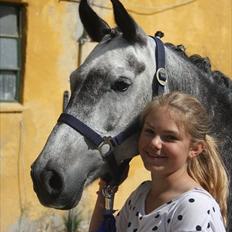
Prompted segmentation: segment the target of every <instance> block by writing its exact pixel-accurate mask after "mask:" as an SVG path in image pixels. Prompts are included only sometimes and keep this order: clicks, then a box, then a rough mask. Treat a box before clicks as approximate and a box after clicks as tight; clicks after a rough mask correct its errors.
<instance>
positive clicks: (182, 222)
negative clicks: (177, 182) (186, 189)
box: [170, 192, 225, 232]
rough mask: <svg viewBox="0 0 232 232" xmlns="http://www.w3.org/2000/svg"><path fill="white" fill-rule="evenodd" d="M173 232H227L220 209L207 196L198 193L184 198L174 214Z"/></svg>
mask: <svg viewBox="0 0 232 232" xmlns="http://www.w3.org/2000/svg"><path fill="white" fill-rule="evenodd" d="M170 228H171V232H187V231H188V232H190V231H194V232H195V231H204V232H225V227H224V225H223V221H222V216H221V213H220V209H219V206H218V204H217V203H216V201H215V200H214V199H213V198H212V197H211V196H210V195H207V194H199V193H197V192H195V193H193V194H191V195H186V197H184V198H182V199H181V201H180V202H178V205H177V207H176V210H175V211H174V212H173V215H172V217H171V223H170Z"/></svg>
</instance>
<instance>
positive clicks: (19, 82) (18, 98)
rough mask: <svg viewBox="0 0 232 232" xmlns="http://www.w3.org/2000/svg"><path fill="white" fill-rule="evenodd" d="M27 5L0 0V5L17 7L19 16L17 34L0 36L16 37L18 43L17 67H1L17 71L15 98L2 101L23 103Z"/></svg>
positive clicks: (6, 37)
mask: <svg viewBox="0 0 232 232" xmlns="http://www.w3.org/2000/svg"><path fill="white" fill-rule="evenodd" d="M25 5H27V4H21V3H20V4H19V3H14V2H5V1H4V2H0V6H10V7H14V8H15V9H16V12H17V13H16V17H17V32H18V35H17V36H13V35H4V34H2V35H1V34H0V38H5V39H15V40H16V44H17V63H18V65H17V68H4V67H0V71H3V72H4V71H6V72H7V71H9V72H12V73H15V75H16V83H15V88H16V92H15V96H14V99H9V100H4V99H0V103H22V100H23V99H22V91H23V76H24V64H25V52H24V45H25V30H26V20H25V19H26V17H25V12H26V11H25Z"/></svg>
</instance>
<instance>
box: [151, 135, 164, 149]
mask: <svg viewBox="0 0 232 232" xmlns="http://www.w3.org/2000/svg"><path fill="white" fill-rule="evenodd" d="M151 145H152V147H154V148H155V149H157V150H160V149H161V148H162V140H161V138H160V136H155V137H153V138H152V140H151Z"/></svg>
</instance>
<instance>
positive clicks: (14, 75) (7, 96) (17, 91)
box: [0, 3, 22, 102]
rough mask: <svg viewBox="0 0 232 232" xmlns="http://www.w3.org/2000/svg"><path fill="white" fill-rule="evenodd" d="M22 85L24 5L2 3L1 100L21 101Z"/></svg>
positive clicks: (0, 13) (0, 18)
mask: <svg viewBox="0 0 232 232" xmlns="http://www.w3.org/2000/svg"><path fill="white" fill-rule="evenodd" d="M21 85H22V7H21V6H19V5H13V4H7V3H0V102H19V101H20V100H21V99H20V96H21V89H22V86H21Z"/></svg>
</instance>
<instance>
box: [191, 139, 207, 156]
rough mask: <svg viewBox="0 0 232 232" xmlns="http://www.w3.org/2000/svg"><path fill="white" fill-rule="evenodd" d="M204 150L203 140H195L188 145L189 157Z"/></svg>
mask: <svg viewBox="0 0 232 232" xmlns="http://www.w3.org/2000/svg"><path fill="white" fill-rule="evenodd" d="M203 150H204V143H203V142H196V143H194V144H192V146H191V147H190V152H189V158H194V157H196V156H198V155H199V154H201V153H202V151H203Z"/></svg>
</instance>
